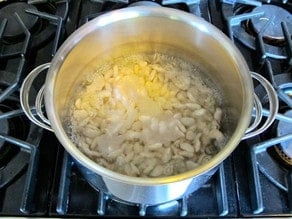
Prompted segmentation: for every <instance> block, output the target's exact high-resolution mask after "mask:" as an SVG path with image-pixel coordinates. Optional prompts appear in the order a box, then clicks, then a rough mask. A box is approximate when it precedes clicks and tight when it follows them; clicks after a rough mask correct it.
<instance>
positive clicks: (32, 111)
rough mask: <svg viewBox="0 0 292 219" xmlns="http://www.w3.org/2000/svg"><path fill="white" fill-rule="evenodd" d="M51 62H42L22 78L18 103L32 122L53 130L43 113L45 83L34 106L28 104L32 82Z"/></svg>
mask: <svg viewBox="0 0 292 219" xmlns="http://www.w3.org/2000/svg"><path fill="white" fill-rule="evenodd" d="M50 65H51V63H45V64H42V65H40V66H38V67H36V68H35V69H33V70H32V71H31V72H30V73H29V74H28V75H27V76H26V78H25V79H24V81H23V83H22V85H21V88H20V104H21V108H22V110H23V112H24V113H25V115H26V116H27V117H28V118H29V120H30V121H32V122H33V123H34V124H36V125H38V126H40V127H42V128H44V129H46V130H49V131H52V132H53V129H52V128H51V126H50V122H49V120H48V119H47V118H46V117H45V115H44V113H43V109H42V108H43V98H44V88H45V85H43V86H42V87H41V89H40V90H39V91H38V94H37V96H36V99H35V106H34V107H31V106H30V105H29V95H30V91H31V87H32V84H33V82H34V80H35V79H36V78H37V76H38V75H39V74H40V73H42V72H46V71H44V70H46V69H48V68H49V67H50Z"/></svg>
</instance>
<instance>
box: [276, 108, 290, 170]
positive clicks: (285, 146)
mask: <svg viewBox="0 0 292 219" xmlns="http://www.w3.org/2000/svg"><path fill="white" fill-rule="evenodd" d="M284 115H285V116H289V117H292V110H288V111H287V112H285V113H284ZM291 133H292V124H291V123H288V122H284V121H280V122H279V124H278V128H277V135H278V136H283V135H287V134H291ZM276 151H277V152H278V154H279V155H280V156H281V158H282V159H284V160H285V161H287V162H288V163H289V164H292V141H284V142H281V143H280V147H277V149H276Z"/></svg>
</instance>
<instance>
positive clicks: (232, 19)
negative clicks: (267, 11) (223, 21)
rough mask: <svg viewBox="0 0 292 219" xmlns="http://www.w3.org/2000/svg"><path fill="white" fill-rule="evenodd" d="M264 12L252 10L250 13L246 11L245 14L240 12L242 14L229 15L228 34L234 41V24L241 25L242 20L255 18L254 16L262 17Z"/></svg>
mask: <svg viewBox="0 0 292 219" xmlns="http://www.w3.org/2000/svg"><path fill="white" fill-rule="evenodd" d="M263 14H264V12H250V13H245V14H240V15H235V16H229V17H228V18H227V28H228V29H227V31H228V36H229V38H230V39H231V40H232V41H234V34H233V30H232V28H233V27H234V26H239V25H240V24H241V22H242V21H246V20H248V19H251V18H254V17H260V16H262V15H263Z"/></svg>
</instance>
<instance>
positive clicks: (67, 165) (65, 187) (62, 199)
mask: <svg viewBox="0 0 292 219" xmlns="http://www.w3.org/2000/svg"><path fill="white" fill-rule="evenodd" d="M72 166H73V161H72V159H71V157H70V156H69V155H68V153H67V152H64V157H63V163H62V170H61V173H62V174H61V178H60V184H59V192H58V201H57V208H56V211H57V212H58V213H59V214H61V215H64V214H66V213H67V211H68V204H69V187H70V181H71V175H72Z"/></svg>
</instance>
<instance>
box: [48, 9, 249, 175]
mask: <svg viewBox="0 0 292 219" xmlns="http://www.w3.org/2000/svg"><path fill="white" fill-rule="evenodd" d="M170 12H171V13H170ZM141 52H142V53H154V52H160V53H165V54H173V55H175V56H179V57H181V58H184V59H187V60H191V61H192V62H193V63H195V64H196V65H197V66H198V67H200V68H201V69H202V72H204V73H205V74H206V75H205V76H204V77H205V78H208V80H210V81H211V84H214V85H216V87H217V88H218V92H219V93H220V94H219V96H221V102H220V104H221V108H222V109H223V111H224V118H225V119H224V121H223V124H222V128H223V132H224V134H226V135H228V136H229V137H228V139H229V141H228V142H227V144H226V146H225V147H224V148H223V149H222V151H221V152H219V154H217V155H216V156H215V158H214V159H213V160H212V161H210V162H209V164H206V165H205V166H204V167H202V168H201V169H200V168H199V169H198V170H196V171H195V172H193V173H189V174H188V175H186V176H185V177H189V176H190V175H193V176H194V175H196V174H200V173H202V172H204V171H206V170H208V169H210V168H211V167H212V166H214V165H216V164H218V163H219V162H221V161H222V160H223V159H224V158H225V157H227V156H228V155H229V154H230V153H231V152H232V151H233V150H234V148H235V147H236V145H237V144H238V143H239V141H240V139H241V137H242V136H243V134H244V131H245V130H246V128H247V126H248V124H249V120H250V116H251V109H252V102H253V98H252V95H253V92H252V91H253V87H252V83H251V79H250V76H249V72H248V68H247V65H246V63H245V62H244V60H243V58H242V57H241V55H240V53H239V52H238V51H237V50H236V48H235V47H234V46H233V45H232V43H231V42H230V41H229V40H228V39H227V37H225V36H224V34H223V33H221V32H220V31H219V30H217V29H216V28H215V27H213V26H212V25H210V24H209V23H207V22H205V21H203V20H202V19H201V18H197V17H194V16H193V15H188V14H185V13H184V12H178V11H176V10H171V11H170V10H169V9H165V8H164V9H162V8H159V7H158V8H151V9H149V7H132V8H127V9H122V10H117V11H114V12H110V13H107V14H105V15H102V16H100V17H98V18H96V19H94V20H92V21H91V22H89V23H87V24H86V25H84V26H83V27H81V28H80V29H78V30H77V31H76V32H75V33H74V34H73V35H72V36H70V37H69V38H68V39H67V41H66V42H65V43H64V44H63V45H62V47H61V48H60V50H59V51H58V53H57V55H56V56H55V57H54V59H53V62H52V66H51V68H50V71H49V75H48V78H47V81H46V85H47V87H46V97H45V100H46V109H47V111H48V116H49V119H50V121H51V123H52V126H53V128H54V130H55V133H56V135H57V137H58V139H59V140H60V141H61V143H62V144H63V145H64V147H65V148H66V149H67V150H68V151H69V153H71V155H72V156H73V157H74V158H75V159H77V160H79V161H80V162H81V163H84V165H85V166H87V167H88V168H89V169H91V170H94V171H96V172H98V173H100V174H106V175H109V176H110V177H115V176H114V175H111V174H112V173H107V172H105V171H104V170H103V169H102V168H101V169H100V167H99V166H98V165H97V164H93V162H90V161H88V160H86V158H84V157H83V158H80V153H79V152H78V149H76V146H75V145H73V144H72V142H70V139H69V138H68V136H66V126H67V123H66V117H67V115H68V105H69V104H70V101H71V100H72V98H74V95H75V94H76V88H77V87H78V86H79V84H80V83H81V82H82V81H83V80H84V78H85V76H86V75H89V74H93V73H94V72H95V71H96V69H97V66H99V65H100V64H101V63H104V62H107V61H112V60H114V59H116V58H120V57H123V56H126V55H128V54H135V53H141ZM174 180H177V179H174Z"/></svg>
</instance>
